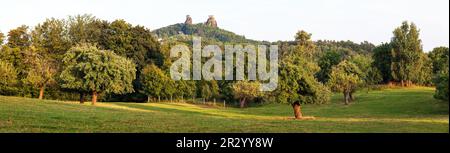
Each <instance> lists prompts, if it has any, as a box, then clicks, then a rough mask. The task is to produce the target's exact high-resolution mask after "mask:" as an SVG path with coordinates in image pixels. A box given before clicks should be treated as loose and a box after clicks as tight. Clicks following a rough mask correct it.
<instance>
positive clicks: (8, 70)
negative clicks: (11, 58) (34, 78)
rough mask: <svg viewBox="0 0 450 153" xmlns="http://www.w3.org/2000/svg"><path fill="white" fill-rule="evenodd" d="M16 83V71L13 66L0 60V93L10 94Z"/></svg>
mask: <svg viewBox="0 0 450 153" xmlns="http://www.w3.org/2000/svg"><path fill="white" fill-rule="evenodd" d="M16 83H17V72H16V69H15V68H14V66H13V65H12V64H10V63H7V62H6V61H3V60H0V94H4V95H11V90H13V89H14V88H13V86H14V85H16Z"/></svg>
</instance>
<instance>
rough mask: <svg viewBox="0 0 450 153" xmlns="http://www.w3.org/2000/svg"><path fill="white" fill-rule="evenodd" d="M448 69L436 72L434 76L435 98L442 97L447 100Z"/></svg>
mask: <svg viewBox="0 0 450 153" xmlns="http://www.w3.org/2000/svg"><path fill="white" fill-rule="evenodd" d="M448 81H449V80H448V71H446V72H441V73H439V74H437V75H436V76H435V78H434V84H435V85H436V91H435V94H434V97H435V98H436V99H442V100H445V101H447V102H448V96H449V94H450V93H449V90H448V84H449V83H448Z"/></svg>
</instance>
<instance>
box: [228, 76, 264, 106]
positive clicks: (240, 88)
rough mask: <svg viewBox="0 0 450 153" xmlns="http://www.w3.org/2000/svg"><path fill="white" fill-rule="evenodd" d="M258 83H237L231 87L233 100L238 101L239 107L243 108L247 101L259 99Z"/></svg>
mask: <svg viewBox="0 0 450 153" xmlns="http://www.w3.org/2000/svg"><path fill="white" fill-rule="evenodd" d="M259 86H260V85H259V83H258V82H249V81H237V82H236V83H234V84H233V85H232V89H233V95H234V98H236V99H239V106H240V107H241V108H244V107H245V105H246V102H247V101H250V100H253V99H254V98H257V97H260V96H261V95H262V93H261V92H260V91H259Z"/></svg>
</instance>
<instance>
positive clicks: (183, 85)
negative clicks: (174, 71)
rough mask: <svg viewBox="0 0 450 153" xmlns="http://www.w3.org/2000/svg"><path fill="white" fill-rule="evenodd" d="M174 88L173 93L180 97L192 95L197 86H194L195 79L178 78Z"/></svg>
mask: <svg viewBox="0 0 450 153" xmlns="http://www.w3.org/2000/svg"><path fill="white" fill-rule="evenodd" d="M175 86H176V87H175V88H176V89H177V92H176V93H175V94H176V95H177V96H178V97H181V99H183V100H184V99H185V98H188V97H193V96H195V94H196V91H197V87H196V86H195V81H193V80H179V81H175Z"/></svg>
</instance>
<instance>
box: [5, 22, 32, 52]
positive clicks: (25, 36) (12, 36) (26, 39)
mask: <svg viewBox="0 0 450 153" xmlns="http://www.w3.org/2000/svg"><path fill="white" fill-rule="evenodd" d="M7 45H8V46H9V47H11V48H15V47H18V48H20V49H21V50H24V49H26V48H28V47H30V45H31V35H30V34H29V32H28V26H26V25H22V26H20V27H17V28H16V29H12V30H10V31H9V32H8V43H7Z"/></svg>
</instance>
